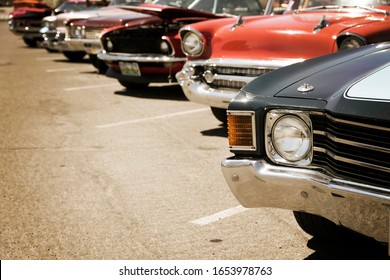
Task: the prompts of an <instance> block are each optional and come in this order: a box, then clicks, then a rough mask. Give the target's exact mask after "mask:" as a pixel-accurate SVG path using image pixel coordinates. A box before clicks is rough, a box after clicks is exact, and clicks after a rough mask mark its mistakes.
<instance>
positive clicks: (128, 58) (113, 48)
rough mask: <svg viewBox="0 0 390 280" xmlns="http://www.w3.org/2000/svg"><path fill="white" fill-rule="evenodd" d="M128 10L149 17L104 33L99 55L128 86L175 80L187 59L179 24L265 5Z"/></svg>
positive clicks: (226, 1) (205, 2) (250, 1)
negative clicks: (179, 32)
mask: <svg viewBox="0 0 390 280" xmlns="http://www.w3.org/2000/svg"><path fill="white" fill-rule="evenodd" d="M270 2H272V1H270ZM131 10H133V11H138V12H142V13H145V14H149V15H151V17H150V18H148V19H147V20H145V21H144V22H142V23H141V24H140V22H131V23H128V24H127V25H126V26H120V27H119V26H118V27H115V28H111V29H108V30H106V31H105V32H103V34H102V36H101V43H102V46H103V51H102V52H101V53H99V54H98V58H99V59H101V60H103V61H104V62H105V63H106V64H107V65H108V66H109V69H108V70H107V72H106V76H108V77H112V78H115V79H117V80H118V81H119V83H120V84H122V85H123V86H125V87H126V88H129V89H131V88H135V87H145V86H148V84H149V83H151V82H155V83H156V82H176V78H175V74H176V73H177V72H178V71H180V70H181V69H182V67H183V65H184V62H185V60H186V57H185V55H184V54H183V52H182V50H181V47H180V38H179V36H178V30H179V29H180V28H181V27H183V26H185V25H186V24H189V23H194V22H199V21H205V20H209V19H215V18H226V17H229V18H232V17H234V18H235V19H236V20H237V18H238V17H237V16H239V15H249V14H251V15H259V14H263V13H264V10H265V6H262V5H261V3H260V2H259V0H245V1H237V0H222V1H221V0H219V1H218V0H196V1H190V2H189V3H187V5H185V6H184V7H183V8H181V7H164V6H160V7H157V6H142V7H136V8H131Z"/></svg>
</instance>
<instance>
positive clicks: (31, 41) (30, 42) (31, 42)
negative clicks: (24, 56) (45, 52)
mask: <svg viewBox="0 0 390 280" xmlns="http://www.w3.org/2000/svg"><path fill="white" fill-rule="evenodd" d="M23 42H24V43H25V44H26V45H27V46H29V47H30V48H36V47H37V46H38V41H37V40H35V39H30V38H26V37H23Z"/></svg>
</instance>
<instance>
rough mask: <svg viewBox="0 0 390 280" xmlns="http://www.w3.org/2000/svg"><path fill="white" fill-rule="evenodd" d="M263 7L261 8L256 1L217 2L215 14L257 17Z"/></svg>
mask: <svg viewBox="0 0 390 280" xmlns="http://www.w3.org/2000/svg"><path fill="white" fill-rule="evenodd" d="M264 8H265V7H261V6H260V3H259V1H258V0H227V1H221V0H219V1H218V4H217V7H216V12H217V13H227V14H232V15H259V14H262V13H263V11H264Z"/></svg>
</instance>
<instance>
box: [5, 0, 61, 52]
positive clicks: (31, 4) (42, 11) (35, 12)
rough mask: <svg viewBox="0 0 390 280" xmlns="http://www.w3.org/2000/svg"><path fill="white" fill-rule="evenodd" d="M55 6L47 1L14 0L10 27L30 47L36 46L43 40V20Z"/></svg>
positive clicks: (9, 21)
mask: <svg viewBox="0 0 390 280" xmlns="http://www.w3.org/2000/svg"><path fill="white" fill-rule="evenodd" d="M53 9H54V7H53V6H50V5H49V4H48V3H46V2H45V1H38V0H21V1H14V2H13V11H12V12H11V14H10V17H9V20H8V28H9V30H10V31H11V32H12V33H14V34H15V35H18V36H21V37H22V39H23V41H24V43H25V44H26V45H27V46H29V47H36V46H37V43H38V42H39V41H42V35H41V34H40V33H39V30H40V29H41V27H42V26H41V20H42V18H43V17H45V16H48V15H50V14H51V13H52V11H53Z"/></svg>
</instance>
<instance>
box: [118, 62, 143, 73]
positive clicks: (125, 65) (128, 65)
mask: <svg viewBox="0 0 390 280" xmlns="http://www.w3.org/2000/svg"><path fill="white" fill-rule="evenodd" d="M119 68H120V69H121V73H122V75H125V76H141V71H140V70H139V66H138V63H137V62H122V61H120V62H119Z"/></svg>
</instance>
